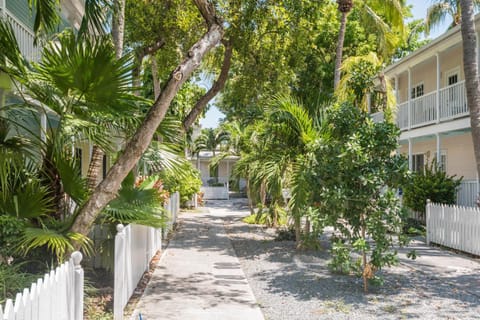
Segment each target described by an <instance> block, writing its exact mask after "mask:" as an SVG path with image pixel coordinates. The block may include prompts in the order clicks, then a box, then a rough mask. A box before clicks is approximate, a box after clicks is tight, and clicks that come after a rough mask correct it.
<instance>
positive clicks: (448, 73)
mask: <svg viewBox="0 0 480 320" xmlns="http://www.w3.org/2000/svg"><path fill="white" fill-rule="evenodd" d="M454 75H457V83H459V82H460V66H456V67H455V68H452V69H449V70H447V71H445V80H444V81H445V88H446V87H449V86H450V85H448V78H450V77H452V76H454Z"/></svg>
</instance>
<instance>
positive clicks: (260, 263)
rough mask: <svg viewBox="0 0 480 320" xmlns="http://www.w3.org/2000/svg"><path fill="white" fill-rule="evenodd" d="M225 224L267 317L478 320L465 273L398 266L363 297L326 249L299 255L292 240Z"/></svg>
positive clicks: (479, 303)
mask: <svg viewBox="0 0 480 320" xmlns="http://www.w3.org/2000/svg"><path fill="white" fill-rule="evenodd" d="M225 226H226V229H227V232H228V236H229V238H230V240H231V241H232V243H233V246H234V248H235V251H236V253H237V255H238V257H239V259H240V262H241V264H242V268H243V270H244V272H245V274H246V276H247V278H248V281H249V283H250V285H251V287H252V289H253V292H254V294H255V297H256V299H257V302H258V304H259V305H260V307H261V309H262V312H263V313H264V315H265V319H268V320H281V319H288V320H295V319H302V320H307V319H480V297H479V296H477V295H475V294H473V293H471V292H469V291H467V290H464V289H463V286H462V285H461V283H462V281H463V282H464V283H465V281H466V280H468V279H466V278H463V279H462V275H459V276H457V277H456V278H452V277H448V278H443V277H442V276H434V275H429V274H425V273H422V272H418V271H415V270H413V269H411V268H409V267H408V266H405V265H399V266H396V267H392V268H388V269H385V270H384V271H383V275H384V278H385V283H384V285H383V286H381V287H371V288H370V293H369V294H366V295H365V294H364V293H363V287H362V280H361V279H360V278H356V277H354V276H344V275H336V274H332V273H331V272H330V271H329V270H328V268H327V263H328V259H329V254H328V251H327V250H323V251H307V252H297V251H295V249H294V243H293V242H292V241H274V240H273V239H274V231H273V230H272V229H264V228H262V227H259V226H253V225H247V224H245V223H243V222H241V221H240V218H239V217H228V218H226V220H225ZM470 277H471V275H470ZM479 277H480V275H479Z"/></svg>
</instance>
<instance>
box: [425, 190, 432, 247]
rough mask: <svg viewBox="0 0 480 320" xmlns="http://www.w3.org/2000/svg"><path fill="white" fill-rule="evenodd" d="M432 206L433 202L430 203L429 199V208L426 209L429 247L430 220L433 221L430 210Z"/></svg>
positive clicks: (428, 242) (428, 243)
mask: <svg viewBox="0 0 480 320" xmlns="http://www.w3.org/2000/svg"><path fill="white" fill-rule="evenodd" d="M431 206H432V202H431V201H430V199H427V207H426V210H425V211H426V220H427V221H426V225H427V245H430V231H431V230H430V229H431V228H430V224H431V223H430V219H431V216H430V215H431V212H430V209H431Z"/></svg>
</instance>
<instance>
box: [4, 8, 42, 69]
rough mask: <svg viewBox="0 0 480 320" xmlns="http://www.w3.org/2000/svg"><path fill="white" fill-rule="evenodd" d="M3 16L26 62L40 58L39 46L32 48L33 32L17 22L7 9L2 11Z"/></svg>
mask: <svg viewBox="0 0 480 320" xmlns="http://www.w3.org/2000/svg"><path fill="white" fill-rule="evenodd" d="M3 13H4V14H5V17H6V19H7V21H8V22H10V24H11V26H12V29H13V32H14V34H15V37H16V38H17V43H18V47H19V48H20V52H21V53H22V54H23V56H25V57H26V58H27V59H28V60H31V61H38V60H39V59H40V56H41V52H42V51H41V46H34V45H33V41H34V38H35V35H34V33H33V30H31V29H30V28H29V27H27V26H26V25H25V24H23V23H22V22H21V21H20V20H18V19H17V18H16V17H15V16H14V15H13V14H12V13H11V12H10V11H9V10H8V9H7V8H5V7H4V8H3V9H2V14H3Z"/></svg>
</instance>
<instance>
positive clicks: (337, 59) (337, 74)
mask: <svg viewBox="0 0 480 320" xmlns="http://www.w3.org/2000/svg"><path fill="white" fill-rule="evenodd" d="M347 15H348V12H342V18H341V20H340V30H339V32H338V41H337V53H336V57H335V73H334V76H333V88H334V89H335V90H336V89H337V87H338V83H339V82H340V69H341V68H342V54H343V43H344V41H345V30H346V28H347Z"/></svg>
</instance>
